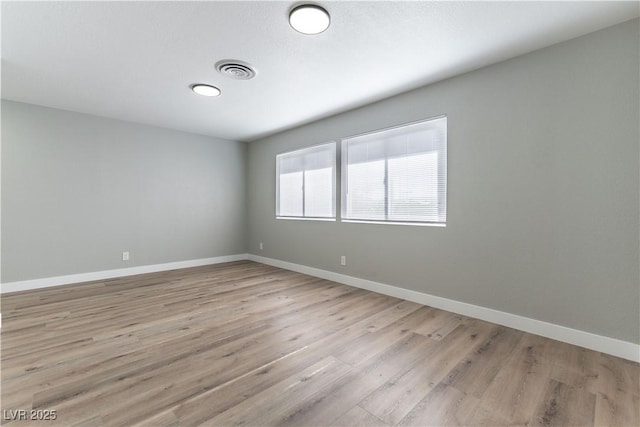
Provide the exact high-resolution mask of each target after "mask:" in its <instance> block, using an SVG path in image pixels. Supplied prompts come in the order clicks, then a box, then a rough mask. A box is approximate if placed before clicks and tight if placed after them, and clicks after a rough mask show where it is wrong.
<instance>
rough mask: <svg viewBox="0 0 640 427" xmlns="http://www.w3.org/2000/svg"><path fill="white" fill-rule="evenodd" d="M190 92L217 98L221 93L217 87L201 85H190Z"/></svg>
mask: <svg viewBox="0 0 640 427" xmlns="http://www.w3.org/2000/svg"><path fill="white" fill-rule="evenodd" d="M191 90H192V91H194V92H195V93H197V94H198V95H202V96H218V95H220V93H221V92H220V89H218V88H217V87H215V86H211V85H205V84H202V83H198V84H194V85H191Z"/></svg>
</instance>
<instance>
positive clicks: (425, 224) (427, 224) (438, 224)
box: [340, 219, 447, 227]
mask: <svg viewBox="0 0 640 427" xmlns="http://www.w3.org/2000/svg"><path fill="white" fill-rule="evenodd" d="M340 221H341V222H353V223H356V224H382V225H413V226H419V227H446V226H447V224H446V223H444V222H395V221H367V220H359V219H342V220H340Z"/></svg>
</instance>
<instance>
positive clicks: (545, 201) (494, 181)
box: [248, 20, 640, 343]
mask: <svg viewBox="0 0 640 427" xmlns="http://www.w3.org/2000/svg"><path fill="white" fill-rule="evenodd" d="M638 26H639V25H638V20H634V21H630V22H627V23H623V24H620V25H618V26H615V27H611V28H608V29H605V30H602V31H599V32H597V33H593V34H590V35H587V36H584V37H580V38H578V39H574V40H571V41H568V42H565V43H562V44H558V45H555V46H551V47H548V48H545V49H542V50H539V51H536V52H533V53H530V54H528V55H524V56H521V57H518V58H515V59H512V60H509V61H506V62H503V63H500V64H496V65H493V66H490V67H487V68H484V69H481V70H477V71H474V72H471V73H468V74H465V75H462V76H459V77H456V78H453V79H450V80H447V81H443V82H441V83H438V84H434V85H431V86H428V87H425V88H422V89H419V90H415V91H412V92H409V93H406V94H403V95H400V96H397V97H394V98H391V99H388V100H385V101H382V102H379V103H376V104H373V105H370V106H367V107H364V108H361V109H358V110H354V111H351V112H348V113H345V114H341V115H338V116H334V117H331V118H328V119H325V120H322V121H320V122H316V123H312V124H310V125H306V126H303V127H300V128H297V129H294V130H291V131H288V132H284V133H281V134H278V135H276V136H272V137H269V138H266V139H263V140H260V141H256V142H254V143H251V144H250V146H249V154H248V177H249V181H248V184H249V187H248V188H249V190H248V191H249V223H248V224H249V233H248V235H249V239H248V247H249V252H250V253H254V254H257V255H261V256H266V257H270V258H275V259H280V260H285V261H289V262H293V263H298V264H302V265H307V266H312V267H316V268H321V269H325V270H329V271H335V272H339V273H344V274H348V275H351V276H355V277H360V278H365V279H370V280H374V281H379V282H383V283H387V284H391V285H395V286H400V287H404V288H408V289H412V290H416V291H421V292H426V293H429V294H433V295H437V296H441V297H445V298H451V299H454V300H458V301H463V302H467V303H471V304H476V305H480V306H484V307H489V308H493V309H497V310H501V311H506V312H509V313H514V314H518V315H522V316H526V317H530V318H534V319H539V320H543V321H547V322H551V323H555V324H559V325H564V326H568V327H571V328H575V329H579V330H584V331H590V332H593V333H596V334H600V335H605V336H609V337H613V338H618V339H622V340H626V341H630V342H635V343H638V342H640V331H639V329H640V326H639V325H640V319H639V317H638V316H639V312H640V307H639V303H640V295H639V288H640V277H639V271H640V269H639V251H638V245H639V241H640V234H639V224H638V222H639V200H638V199H639V192H640V189H639V173H638V170H639V159H640V153H639V152H638V151H639V150H638V146H639V140H640V137H639V129H638V126H639V115H640V109H639V88H638V86H639V84H638V76H639V72H640V70H639V66H638V64H639V62H640V58H639V55H638V51H639V42H638V37H639V32H638ZM441 114H447V115H448V126H449V131H448V136H449V146H448V150H449V155H448V157H449V159H448V162H449V164H448V165H449V169H448V206H447V208H448V221H447V227H446V228H435V227H411V226H399V225H371V224H354V223H341V222H336V223H332V222H312V221H291V220H276V219H275V155H276V154H277V153H281V152H284V151H287V150H291V149H295V148H299V147H304V146H308V145H313V144H318V143H321V142H325V141H328V140H337V139H339V138H341V137H345V136H348V135H353V134H357V133H360V132H364V131H368V130H372V129H377V128H382V127H385V126H390V125H395V124H399V123H403V122H408V121H412V120H418V119H422V118H427V117H432V116H438V115H441ZM259 242H264V250H263V251H260V250H259V249H258V245H259ZM340 255H346V256H347V261H348V265H347V266H346V267H341V266H340V265H339V261H340Z"/></svg>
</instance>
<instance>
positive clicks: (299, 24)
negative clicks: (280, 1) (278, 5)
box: [289, 4, 331, 34]
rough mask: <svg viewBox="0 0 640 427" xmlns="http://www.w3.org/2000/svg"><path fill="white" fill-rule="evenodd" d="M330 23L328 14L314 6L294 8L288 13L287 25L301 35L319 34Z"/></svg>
mask: <svg viewBox="0 0 640 427" xmlns="http://www.w3.org/2000/svg"><path fill="white" fill-rule="evenodd" d="M330 23H331V18H330V17H329V12H327V11H326V10H325V9H324V8H322V7H320V6H317V5H315V4H303V5H300V6H297V7H294V8H293V9H292V10H291V12H290V13H289V24H291V26H292V27H293V29H294V30H296V31H298V32H299V33H302V34H320V33H321V32H323V31H324V30H326V29H327V28H329V24H330Z"/></svg>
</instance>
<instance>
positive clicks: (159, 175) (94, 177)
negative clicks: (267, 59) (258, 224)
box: [2, 101, 246, 283]
mask: <svg viewBox="0 0 640 427" xmlns="http://www.w3.org/2000/svg"><path fill="white" fill-rule="evenodd" d="M245 163H246V144H244V143H239V142H232V141H225V140H219V139H215V138H210V137H205V136H200V135H193V134H188V133H183V132H178V131H172V130H167V129H161V128H156V127H150V126H144V125H138V124H133V123H128V122H122V121H117V120H110V119H104V118H99V117H95V116H90V115H85V114H78V113H71V112H66V111H61V110H55V109H49V108H43V107H36V106H33V105H28V104H21V103H15V102H9V101H2V282H3V283H5V282H12V281H17V280H26V279H36V278H43V277H55V276H61V275H67V274H75V273H84V272H94V271H101V270H109V269H114V268H125V267H133V266H139V265H149V264H158V263H165V262H173V261H183V260H193V259H199V258H208V257H215V256H222V255H231V254H239V253H245V252H246V248H245V224H246V214H245V212H246V186H245V176H246V171H245ZM123 251H130V253H131V259H130V261H128V262H124V261H122V252H123Z"/></svg>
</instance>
